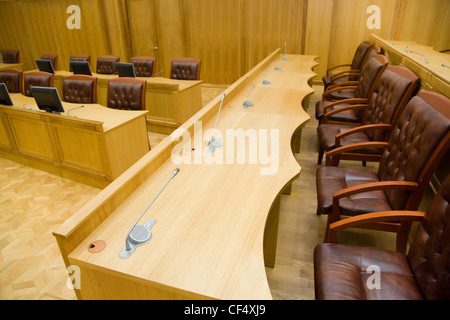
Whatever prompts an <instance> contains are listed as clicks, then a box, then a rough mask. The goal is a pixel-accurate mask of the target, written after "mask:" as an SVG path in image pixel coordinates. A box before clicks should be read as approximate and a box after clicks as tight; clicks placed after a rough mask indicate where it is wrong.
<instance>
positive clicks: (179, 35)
mask: <svg viewBox="0 0 450 320" xmlns="http://www.w3.org/2000/svg"><path fill="white" fill-rule="evenodd" d="M153 1H154V10H155V21H156V32H157V39H158V55H159V62H158V61H157V62H156V70H155V72H159V71H161V70H163V69H164V70H165V72H164V73H161V74H160V76H162V77H166V78H170V61H171V59H172V58H175V57H184V56H186V42H185V22H184V12H182V5H181V0H153Z"/></svg>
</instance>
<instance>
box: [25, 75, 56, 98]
mask: <svg viewBox="0 0 450 320" xmlns="http://www.w3.org/2000/svg"><path fill="white" fill-rule="evenodd" d="M31 86H37V87H53V73H49V72H44V71H32V72H25V73H24V74H23V94H24V95H26V96H28V97H32V96H33V95H32V94H31V90H30V87H31Z"/></svg>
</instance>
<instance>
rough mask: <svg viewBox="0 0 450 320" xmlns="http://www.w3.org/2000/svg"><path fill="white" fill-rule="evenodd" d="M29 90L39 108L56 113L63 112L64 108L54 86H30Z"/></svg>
mask: <svg viewBox="0 0 450 320" xmlns="http://www.w3.org/2000/svg"><path fill="white" fill-rule="evenodd" d="M30 90H31V94H32V95H33V97H34V100H36V103H37V105H38V107H39V109H41V110H45V111H47V112H49V113H56V114H60V113H61V112H64V108H63V105H62V103H61V99H60V98H59V94H58V91H57V90H56V88H53V87H35V86H31V87H30Z"/></svg>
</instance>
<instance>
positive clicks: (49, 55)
mask: <svg viewBox="0 0 450 320" xmlns="http://www.w3.org/2000/svg"><path fill="white" fill-rule="evenodd" d="M41 59H44V60H50V61H51V62H52V66H53V70H58V55H57V54H53V53H46V54H43V55H41Z"/></svg>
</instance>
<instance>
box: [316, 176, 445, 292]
mask: <svg viewBox="0 0 450 320" xmlns="http://www.w3.org/2000/svg"><path fill="white" fill-rule="evenodd" d="M449 212H450V176H449V177H447V178H446V179H445V180H444V182H443V183H442V185H441V188H440V189H439V191H438V193H437V194H436V196H435V197H434V198H433V201H432V202H431V205H430V206H429V207H428V210H427V212H426V213H423V212H417V211H387V212H377V213H374V214H364V215H361V216H358V217H354V218H349V219H346V220H343V221H339V222H336V223H332V224H331V225H330V232H332V233H335V232H338V231H339V230H342V229H344V228H351V227H355V226H356V227H358V226H360V225H361V224H367V223H370V222H372V223H373V222H375V221H377V222H378V221H379V222H389V221H408V222H409V221H420V225H419V228H418V230H417V231H416V233H415V234H414V237H413V239H412V243H411V246H410V249H409V252H408V254H407V255H405V254H404V253H399V252H393V251H388V250H382V249H378V248H373V247H360V246H353V245H345V244H336V243H323V244H319V245H317V246H316V247H315V249H314V288H315V298H316V299H317V300H422V299H427V300H448V299H450V281H449V280H448V279H450V274H449V270H450V259H449V252H450V237H449V236H448V235H449V234H450V223H448V222H449V218H450V216H449ZM373 266H375V267H377V268H378V269H373ZM370 267H372V268H370ZM372 269H373V270H375V272H379V277H378V279H377V281H379V283H378V287H374V285H376V283H374V281H371V279H370V277H371V276H372V275H374V273H373V272H374V271H372Z"/></svg>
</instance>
